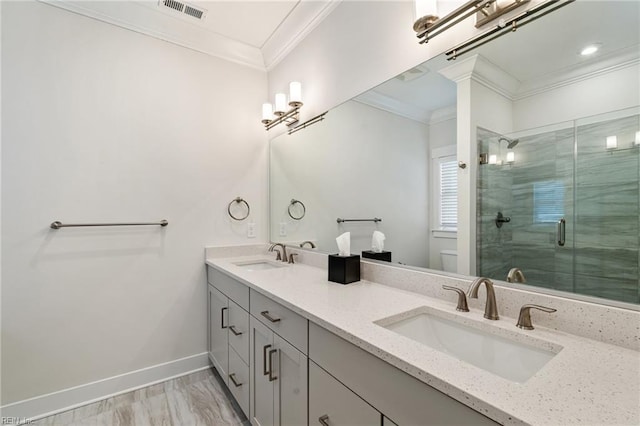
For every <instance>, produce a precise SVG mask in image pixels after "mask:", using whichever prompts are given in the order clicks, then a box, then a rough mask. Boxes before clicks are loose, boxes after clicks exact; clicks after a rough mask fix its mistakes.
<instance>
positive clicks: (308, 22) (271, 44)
mask: <svg viewBox="0 0 640 426" xmlns="http://www.w3.org/2000/svg"><path fill="white" fill-rule="evenodd" d="M341 2H342V0H324V1H314V0H301V1H300V3H298V5H297V6H296V7H295V8H294V9H293V10H292V11H291V13H290V14H289V16H287V19H285V20H284V21H283V22H282V24H281V25H280V26H279V27H278V28H277V29H276V30H275V31H274V33H273V34H272V35H271V37H269V39H268V40H267V42H266V43H265V44H264V46H262V55H263V57H264V64H265V67H266V69H267V71H270V70H271V69H273V68H274V67H275V66H276V65H278V63H280V61H282V60H283V59H284V58H285V57H286V56H287V55H288V54H289V53H290V52H291V51H292V50H293V49H294V48H295V47H296V46H297V45H298V44H300V42H301V41H302V40H304V38H305V37H307V36H308V35H309V33H311V31H313V30H314V29H315V28H316V27H317V26H318V25H319V24H320V23H321V22H322V21H323V20H324V19H325V18H326V17H327V16H329V14H330V13H331V12H333V10H334V9H335V8H336V7H337V6H338V5H339V4H340V3H341Z"/></svg>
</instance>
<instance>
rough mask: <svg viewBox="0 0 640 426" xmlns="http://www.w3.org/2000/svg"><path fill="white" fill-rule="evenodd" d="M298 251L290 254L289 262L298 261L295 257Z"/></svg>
mask: <svg viewBox="0 0 640 426" xmlns="http://www.w3.org/2000/svg"><path fill="white" fill-rule="evenodd" d="M297 255H298V253H291V254H290V255H289V263H296V262H295V260H294V259H293V257H294V256H297Z"/></svg>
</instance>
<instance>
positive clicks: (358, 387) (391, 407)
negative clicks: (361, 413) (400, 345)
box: [309, 323, 497, 426]
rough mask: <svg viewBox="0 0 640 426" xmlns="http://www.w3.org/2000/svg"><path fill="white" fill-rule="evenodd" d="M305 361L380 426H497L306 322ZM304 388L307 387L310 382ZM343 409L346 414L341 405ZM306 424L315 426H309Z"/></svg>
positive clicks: (352, 345)
mask: <svg viewBox="0 0 640 426" xmlns="http://www.w3.org/2000/svg"><path fill="white" fill-rule="evenodd" d="M309 358H310V359H311V360H312V361H313V362H314V363H316V364H318V365H319V366H320V367H322V369H323V370H325V371H326V372H328V373H329V374H331V375H332V376H333V377H336V378H338V379H339V380H340V382H341V383H343V384H344V385H345V386H347V387H348V388H349V389H351V390H352V391H353V392H355V393H356V394H357V395H358V396H359V397H360V398H362V399H364V400H365V401H367V403H369V404H371V406H373V407H375V408H376V409H377V410H379V411H380V412H381V413H382V414H384V415H385V416H387V417H388V418H385V419H384V421H385V425H392V424H393V423H391V422H390V421H391V420H392V421H393V422H395V423H396V424H398V425H400V426H403V425H423V424H424V425H426V424H435V425H442V426H445V425H451V426H453V425H455V426H463V425H474V426H479V425H497V423H496V422H494V421H493V420H491V419H489V418H488V417H485V416H483V415H482V414H480V413H478V412H477V411H474V410H473V409H471V408H469V407H467V406H466V405H464V404H462V403H460V402H458V401H456V400H455V399H453V398H451V397H449V396H447V395H445V394H444V393H442V392H440V391H438V390H436V389H434V388H432V387H431V386H429V385H427V384H425V383H423V382H421V381H419V380H418V379H416V378H414V377H412V376H410V375H408V374H406V373H405V372H403V371H401V370H399V369H397V368H396V367H394V366H392V365H391V364H388V363H387V362H385V361H383V360H381V359H380V358H378V357H376V356H374V355H372V354H370V353H368V352H366V351H364V350H363V349H361V348H359V347H357V346H355V345H354V344H352V343H350V342H347V341H346V340H344V339H342V338H341V337H338V336H336V335H335V334H333V333H331V332H329V331H328V330H326V329H324V328H322V327H320V326H318V325H316V324H314V323H309ZM310 385H311V386H313V383H311V379H310ZM312 397H313V393H312ZM344 405H345V407H344V408H345V409H348V407H347V406H346V405H347V403H344ZM310 420H311V419H310ZM315 421H317V419H316V420H315ZM379 421H380V420H379ZM309 424H310V425H312V424H316V423H314V422H311V421H310V423H309ZM378 424H379V423H378Z"/></svg>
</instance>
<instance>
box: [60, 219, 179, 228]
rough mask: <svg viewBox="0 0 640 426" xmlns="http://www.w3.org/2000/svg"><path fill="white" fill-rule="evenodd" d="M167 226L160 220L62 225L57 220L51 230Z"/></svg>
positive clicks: (165, 222)
mask: <svg viewBox="0 0 640 426" xmlns="http://www.w3.org/2000/svg"><path fill="white" fill-rule="evenodd" d="M168 224H169V222H168V221H166V220H164V219H163V220H161V221H160V222H137V223H136V222H133V223H62V222H60V221H58V220H56V221H55V222H51V225H50V226H51V229H60V228H79V227H83V226H148V225H157V226H167V225H168Z"/></svg>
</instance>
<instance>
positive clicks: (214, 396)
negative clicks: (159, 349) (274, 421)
mask: <svg viewBox="0 0 640 426" xmlns="http://www.w3.org/2000/svg"><path fill="white" fill-rule="evenodd" d="M33 424H35V425H38V426H218V425H219V426H246V425H249V422H248V421H247V420H246V417H244V416H242V418H241V417H240V416H239V415H238V413H237V412H236V409H234V406H233V405H232V403H231V400H230V399H229V397H228V396H227V395H226V393H225V391H224V390H223V387H222V385H220V383H219V382H218V379H217V377H216V374H215V373H214V371H213V370H212V369H207V370H203V371H200V372H197V373H193V374H190V375H187V376H183V377H179V378H177V379H173V380H169V381H166V382H163V383H158V384H155V385H152V386H148V387H146V388H142V389H138V390H135V391H132V392H128V393H125V394H122V395H118V396H114V397H112V398H108V399H105V400H102V401H98V402H94V403H92V404H88V405H85V406H82V407H79V408H76V409H74V410H69V411H65V412H63V413H60V414H56V415H54V416H50V417H45V418H43V419H40V420H38V421H36V422H34V423H33Z"/></svg>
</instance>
